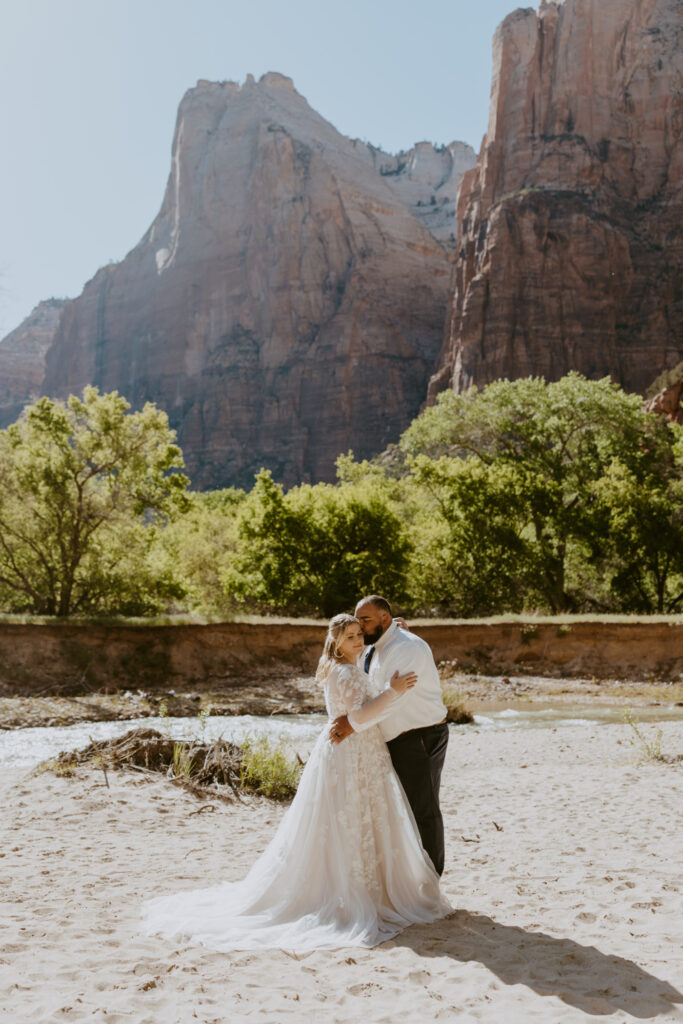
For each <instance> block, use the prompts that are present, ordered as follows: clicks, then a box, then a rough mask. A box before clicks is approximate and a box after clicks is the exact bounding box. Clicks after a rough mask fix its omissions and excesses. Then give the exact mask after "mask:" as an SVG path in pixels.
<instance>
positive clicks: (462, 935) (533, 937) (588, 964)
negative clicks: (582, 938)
mask: <svg viewBox="0 0 683 1024" xmlns="http://www.w3.org/2000/svg"><path fill="white" fill-rule="evenodd" d="M393 945H396V946H404V947H407V948H408V949H413V950H414V951H415V952H416V953H417V954H418V955H419V956H435V957H436V956H439V957H443V956H448V957H451V958H452V959H453V960H459V961H460V962H461V963H468V962H473V961H476V962H478V963H481V964H483V965H484V966H485V967H487V968H488V969H489V970H490V971H491V972H492V973H493V974H495V975H497V976H498V977H499V978H500V980H501V981H503V982H504V983H505V984H506V985H526V986H527V987H528V988H530V989H533V991H534V992H537V993H538V994H539V995H540V996H557V998H559V999H561V1000H562V1001H563V1002H564V1003H567V1004H568V1005H569V1006H574V1007H576V1008H577V1009H579V1010H583V1011H584V1013H587V1014H591V1015H593V1016H606V1015H608V1014H612V1013H616V1012H617V1011H619V1010H620V1011H623V1012H625V1013H630V1014H631V1016H633V1017H639V1018H642V1019H645V1018H651V1017H656V1016H658V1015H659V1014H662V1013H666V1012H671V1010H672V1008H673V1007H674V1006H675V1004H677V1003H683V993H681V992H678V991H677V990H676V989H675V988H673V986H672V985H670V984H669V983H668V982H667V981H661V980H660V979H659V978H657V977H655V976H654V975H653V974H648V972H647V971H645V970H643V968H642V967H638V965H637V964H634V963H632V962H631V961H630V960H624V959H623V958H622V957H619V956H612V955H610V954H608V953H601V952H600V950H599V949H596V948H595V946H582V945H581V944H580V943H578V942H574V941H573V940H572V939H557V938H553V936H551V935H545V934H544V933H543V932H533V931H525V929H524V928H518V927H517V926H515V925H506V924H500V923H499V922H498V921H494V920H493V919H492V918H490V917H487V916H486V915H484V914H472V913H470V912H469V911H467V910H456V911H455V912H454V913H453V914H449V916H448V917H447V918H446V919H445V920H444V921H442V922H440V923H439V924H438V925H413V926H412V927H411V928H408V929H407V930H406V931H405V932H403V933H402V934H401V935H399V936H397V938H396V939H394V940H393Z"/></svg>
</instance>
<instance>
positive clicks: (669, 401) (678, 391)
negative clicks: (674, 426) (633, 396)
mask: <svg viewBox="0 0 683 1024" xmlns="http://www.w3.org/2000/svg"><path fill="white" fill-rule="evenodd" d="M645 408H646V409H647V410H648V412H656V413H658V415H660V416H664V417H666V419H667V420H668V421H669V423H682V424H683V380H679V381H677V383H676V384H672V385H671V387H668V388H662V390H661V391H660V392H659V393H658V394H656V395H655V396H654V398H651V399H650V401H649V402H648V403H647V405H646V406H645Z"/></svg>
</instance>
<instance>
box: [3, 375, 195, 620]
mask: <svg viewBox="0 0 683 1024" xmlns="http://www.w3.org/2000/svg"><path fill="white" fill-rule="evenodd" d="M129 408H130V406H129V404H128V402H126V400H125V399H124V398H122V397H121V396H120V395H118V394H117V393H116V392H112V393H111V394H105V395H100V394H99V392H98V390H97V388H94V387H88V388H86V389H85V391H84V393H83V397H82V398H78V397H76V396H74V395H72V396H70V397H69V399H68V400H67V401H66V402H60V401H53V400H51V399H49V398H41V399H40V400H39V401H38V402H36V403H35V404H34V405H32V406H30V407H28V408H27V409H25V410H24V413H23V414H22V417H21V418H20V419H19V420H18V421H17V422H16V423H15V424H13V425H12V426H10V427H8V428H7V429H6V430H3V431H0V477H1V478H2V481H3V486H2V489H0V588H2V597H3V600H4V604H5V607H6V608H10V609H11V610H29V611H32V612H36V613H39V614H44V615H59V616H67V615H71V614H74V613H77V612H94V611H101V610H106V611H108V612H113V611H116V612H124V613H130V614H132V613H134V612H138V613H142V612H146V611H149V610H152V609H154V608H156V607H157V606H158V602H159V601H160V600H162V599H165V598H168V597H170V596H176V595H178V594H179V593H180V589H181V588H180V586H179V583H178V581H177V579H176V577H175V575H174V572H173V570H172V567H171V566H170V565H169V564H168V562H167V561H165V560H164V558H163V557H162V556H161V555H160V554H159V551H158V549H157V547H156V540H157V537H158V529H159V526H160V525H162V524H163V523H164V522H165V521H166V520H167V519H168V518H169V517H170V516H172V515H174V514H175V513H176V512H177V511H178V510H179V509H182V508H183V507H184V506H185V501H186V499H185V489H186V487H187V478H186V477H185V476H184V475H183V474H182V473H180V472H179V471H178V470H179V469H180V468H181V467H182V465H183V460H182V453H181V451H180V449H179V448H178V447H177V445H176V444H175V443H174V440H175V434H174V432H173V431H171V430H170V429H169V426H168V419H167V417H166V414H165V413H164V412H162V411H161V410H159V409H157V408H155V406H154V405H151V404H147V405H145V407H144V409H143V410H142V411H141V412H135V413H129V411H128V410H129Z"/></svg>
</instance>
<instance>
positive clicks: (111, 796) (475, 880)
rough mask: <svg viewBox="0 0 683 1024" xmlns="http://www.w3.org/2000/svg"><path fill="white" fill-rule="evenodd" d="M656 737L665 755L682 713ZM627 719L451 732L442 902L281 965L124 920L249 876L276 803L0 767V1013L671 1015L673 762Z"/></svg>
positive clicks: (677, 810)
mask: <svg viewBox="0 0 683 1024" xmlns="http://www.w3.org/2000/svg"><path fill="white" fill-rule="evenodd" d="M662 729H663V741H662V747H663V749H664V750H665V751H668V752H669V753H671V754H678V753H683V722H669V723H666V724H665V725H664V726H663V727H662ZM643 731H644V733H645V735H647V736H653V735H654V733H655V732H656V727H655V726H644V727H643ZM629 733H630V730H629V729H628V727H627V726H625V725H606V726H576V727H573V728H572V727H562V728H556V729H554V730H550V729H547V730H529V731H518V732H484V731H479V730H471V731H466V730H459V731H457V732H455V731H454V732H452V734H451V742H450V745H449V752H448V758H447V763H446V769H445V777H444V785H443V800H442V804H443V809H444V814H445V819H446V830H447V868H446V873H445V875H444V880H443V886H444V890H445V893H446V895H447V896H448V898H449V899H450V901H451V902H452V904H453V906H454V907H456V908H457V909H456V910H455V911H454V913H453V914H452V915H451V916H450V917H449V918H448V919H446V920H444V921H441V922H438V923H437V924H433V925H424V926H416V927H413V928H411V929H409V930H408V931H406V932H405V933H403V934H402V935H401V936H399V937H398V938H397V939H396V940H394V941H392V942H388V943H385V944H384V945H382V946H380V947H377V948H375V949H370V950H368V949H357V948H356V949H340V950H338V951H334V952H320V953H311V954H308V955H306V956H299V957H296V956H292V955H290V954H287V953H286V952H283V951H271V952H259V953H253V952H250V953H245V952H243V953H234V954H222V953H214V952H211V951H209V950H206V949H203V948H202V947H191V946H175V945H173V944H169V943H167V942H165V941H163V940H161V939H156V938H147V937H145V936H143V935H141V934H140V933H139V932H138V931H137V925H138V912H139V907H140V904H141V902H142V900H143V899H145V898H147V897H149V896H152V895H156V894H160V893H164V892H168V891H172V890H176V889H182V888H193V887H199V886H206V885H210V884H213V883H214V882H219V881H221V880H223V879H229V880H237V879H239V878H241V877H242V876H243V875H244V874H246V872H247V870H248V868H249V866H250V865H251V863H252V862H253V860H254V858H255V857H256V856H257V855H258V853H259V852H260V851H261V850H262V849H263V848H264V846H265V845H266V843H267V842H268V839H269V837H270V836H271V835H272V832H273V830H274V828H275V826H276V824H277V822H278V820H279V818H280V816H281V814H282V813H283V808H282V807H281V806H278V805H276V804H271V803H269V802H267V801H265V800H262V799H258V798H253V799H250V800H249V801H248V802H247V803H244V804H241V805H225V804H217V805H216V806H215V808H214V809H206V810H203V811H202V812H201V813H197V812H198V810H199V808H200V807H202V806H204V805H202V804H201V803H199V802H198V801H197V800H196V799H195V798H194V797H193V796H191V795H190V794H188V793H186V792H183V791H182V790H179V789H177V788H176V787H173V786H171V785H170V784H168V783H167V782H165V781H164V780H162V779H153V780H151V781H149V780H148V779H147V778H142V777H138V776H135V775H133V774H131V773H112V774H110V776H109V779H110V785H111V788H110V789H107V788H106V786H105V784H104V777H103V775H102V773H101V772H97V771H95V770H93V769H83V770H82V772H81V773H80V774H79V775H78V776H76V777H74V778H58V777H56V776H54V775H52V774H50V773H45V774H41V775H37V776H36V775H32V774H29V773H28V772H26V771H21V772H19V771H14V772H6V773H5V774H4V775H3V776H2V779H1V780H0V800H1V801H2V804H1V806H2V810H3V813H2V833H1V835H0V887H1V888H0V891H1V892H2V905H1V907H0V913H1V915H2V917H1V923H2V940H1V948H0V1021H2V1022H3V1024H5V1022H7V1024H10V1022H11V1024H29V1022H30V1024H41V1022H48V1021H49V1022H55V1021H57V1022H61V1021H64V1022H76V1021H79V1022H80V1021H103V1022H107V1024H115V1022H116V1024H119V1022H120V1024H123V1022H126V1024H132V1022H135V1024H143V1022H144V1024H161V1022H163V1024H175V1022H178V1024H184V1022H186V1021H187V1022H194V1021H199V1022H202V1024H218V1022H220V1024H223V1022H234V1021H243V1020H244V1021H259V1022H277V1024H280V1022H287V1021H292V1022H298V1021H305V1022H307V1024H317V1022H318V1021H320V1022H322V1021H324V1022H325V1024H335V1022H339V1024H342V1022H344V1024H346V1022H349V1024H351V1022H353V1024H358V1022H360V1021H363V1022H366V1021H370V1022H380V1021H387V1022H389V1021H392V1022H393V1021H396V1020H397V1019H398V1020H401V1021H402V1022H413V1021H415V1022H418V1021H419V1022H421V1024H422V1022H428V1021H457V1022H459V1024H466V1022H482V1021H485V1022H495V1024H533V1022H542V1024H565V1022H567V1024H571V1022H574V1021H592V1020H596V1019H600V1020H601V1021H605V1022H612V1021H614V1022H619V1024H622V1022H625V1021H633V1020H650V1019H656V1020H657V1021H658V1022H661V1024H663V1022H669V1021H683V952H682V950H683V896H682V889H683V883H682V875H683V872H682V868H683V859H682V856H681V849H682V844H681V817H682V815H681V812H682V811H683V766H681V765H670V764H661V763H639V761H638V757H639V752H638V749H637V748H635V747H633V746H632V745H631V744H630V742H629ZM494 822H495V823H496V824H494ZM496 826H497V827H496Z"/></svg>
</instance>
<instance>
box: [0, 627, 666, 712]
mask: <svg viewBox="0 0 683 1024" xmlns="http://www.w3.org/2000/svg"><path fill="white" fill-rule="evenodd" d="M414 630H415V632H416V633H418V634H419V635H420V636H422V637H423V638H424V639H425V640H426V641H427V642H428V643H429V644H430V645H431V647H432V650H433V651H434V656H435V658H436V661H437V663H443V667H444V670H445V674H446V675H448V674H452V672H453V671H458V672H466V673H482V674H486V675H496V674H508V675H515V676H521V675H534V676H551V677H565V678H579V677H583V678H588V679H591V678H593V679H628V680H643V681H645V680H650V681H658V680H661V681H665V682H672V681H680V680H681V679H682V678H683V618H681V619H680V620H678V621H671V622H643V621H636V622H632V623H629V622H597V621H596V622H586V621H579V622H573V623H571V624H567V623H563V624H555V623H535V622H533V621H527V622H523V621H514V622H503V623H501V622H496V623H485V622H467V623H454V624H427V625H424V624H423V625H416V626H415V627H414ZM324 635H325V626H324V625H323V624H320V625H318V624H315V623H310V622H307V623H278V622H276V623H269V622H266V623H232V622H226V623H212V624H207V625H199V624H190V625H188V624H183V625H164V626H153V625H149V626H148V625H139V626H138V625H135V626H133V625H125V624H121V625H118V624H117V625H106V626H103V625H75V624H63V625H62V624H54V625H53V624H49V625H44V624H40V625H38V624H35V625H34V624H7V623H4V624H0V693H2V695H4V696H12V695H16V696H38V695H41V694H46V693H55V692H61V693H63V694H69V693H72V694H77V693H84V692H88V691H95V690H98V691H102V690H104V691H106V690H111V691H114V690H121V689H157V688H159V687H163V688H167V689H175V690H187V689H190V690H192V689H195V688H198V689H205V688H207V687H210V688H212V689H215V690H226V689H231V688H233V687H240V688H242V687H244V686H245V685H246V684H249V683H253V684H257V685H258V684H259V683H261V681H262V680H264V679H271V680H276V679H279V680H285V679H287V680H292V679H293V678H294V677H297V676H303V677H309V676H311V675H312V674H313V673H314V671H315V666H316V662H317V659H318V656H319V654H320V650H321V647H322V642H323V638H324Z"/></svg>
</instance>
